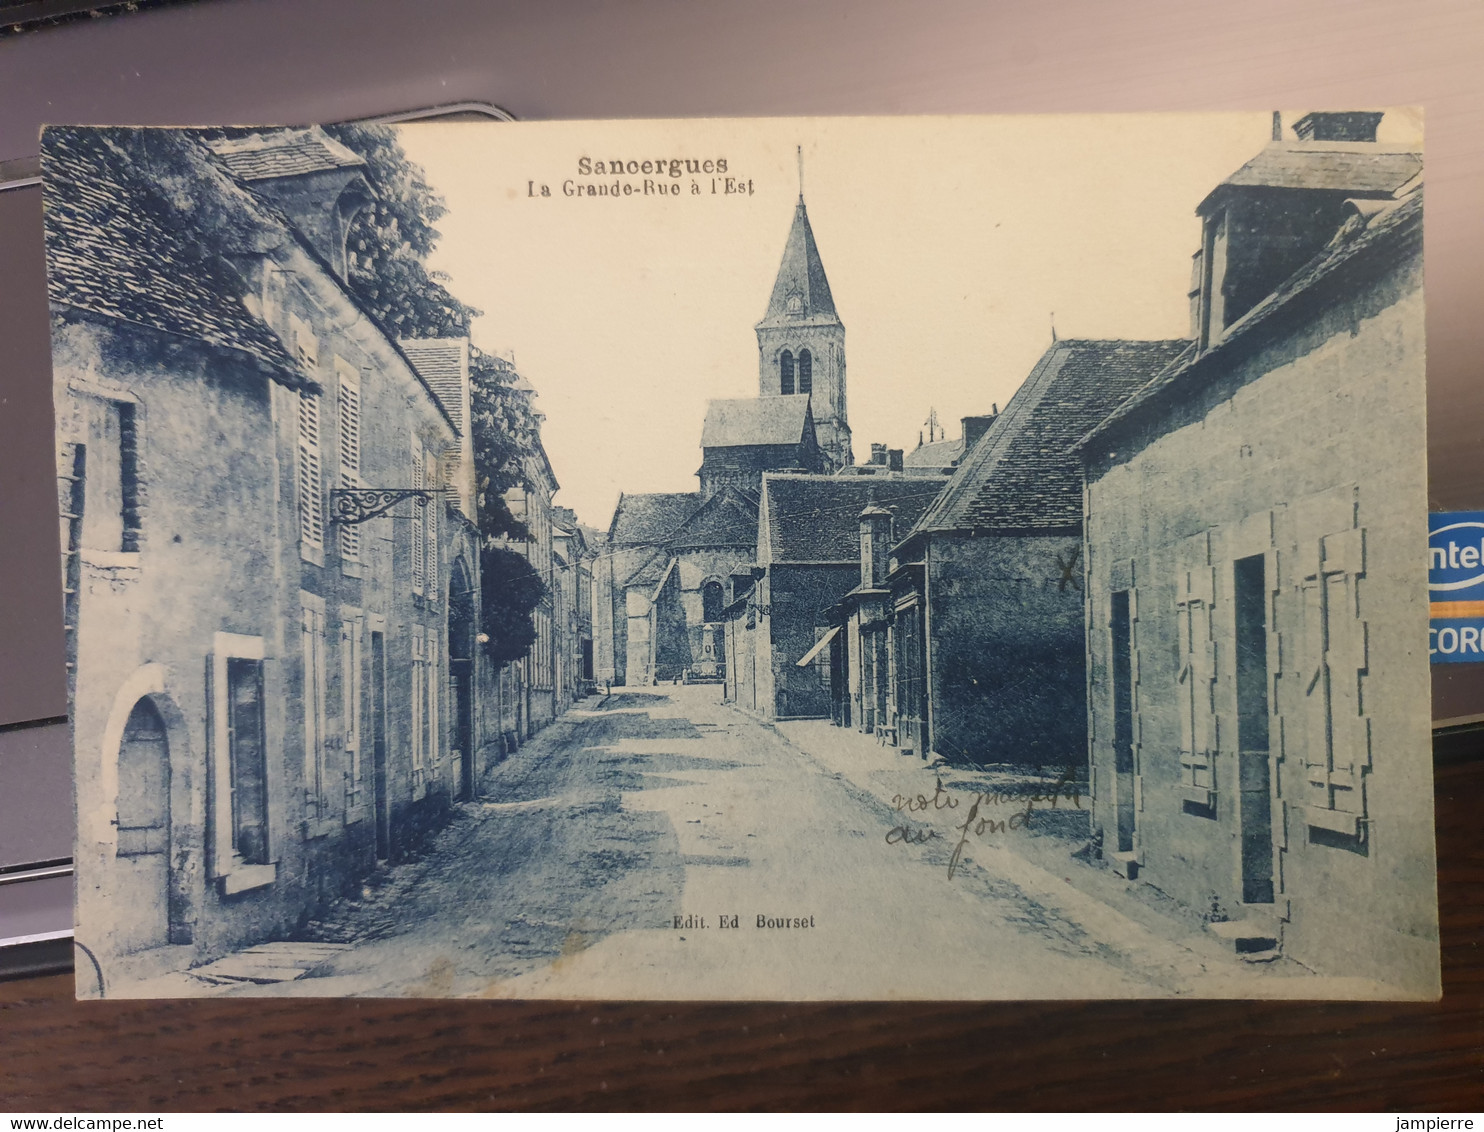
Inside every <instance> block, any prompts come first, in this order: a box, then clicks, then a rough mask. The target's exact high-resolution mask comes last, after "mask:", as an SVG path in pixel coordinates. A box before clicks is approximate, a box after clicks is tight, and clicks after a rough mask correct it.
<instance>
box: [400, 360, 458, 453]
mask: <svg viewBox="0 0 1484 1132" xmlns="http://www.w3.org/2000/svg"><path fill="white" fill-rule="evenodd" d="M398 345H400V346H401V347H402V353H404V354H405V355H407V360H408V361H409V362H411V363H412V366H413V368H414V369H416V370H417V372H418V373H419V374H421V375H422V379H423V381H424V382H426V383H427V386H428V388H429V389H431V390H432V391H433V395H434V396H435V397H437V398H438V400H439V402H440V403H441V404H442V405H443V408H444V410H445V411H446V412H447V413H448V416H449V418H450V419H451V420H452V421H453V423H454V427H455V428H457V429H458V430H459V431H460V432H462V431H463V430H464V383H465V382H466V381H467V380H468V375H469V339H467V338H404V339H402V341H401V342H399V343H398Z"/></svg>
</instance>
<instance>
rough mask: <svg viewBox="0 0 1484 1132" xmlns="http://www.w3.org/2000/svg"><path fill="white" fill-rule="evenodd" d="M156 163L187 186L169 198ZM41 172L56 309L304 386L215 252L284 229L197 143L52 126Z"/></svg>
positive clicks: (171, 136)
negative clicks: (123, 325)
mask: <svg viewBox="0 0 1484 1132" xmlns="http://www.w3.org/2000/svg"><path fill="white" fill-rule="evenodd" d="M151 155H154V156H156V157H157V158H158V161H159V163H160V164H163V165H168V167H169V168H170V169H171V170H172V172H177V171H184V172H185V173H186V175H187V176H188V178H189V182H188V184H185V185H182V186H177V187H176V191H175V192H174V193H173V194H172V195H167V192H168V191H169V190H168V187H167V186H166V185H165V184H163V183H162V182H161V180H160V179H159V178H158V177H157V176H156V175H155V173H154V172H153V168H154V166H153V164H152V160H151ZM42 169H43V173H44V177H45V180H44V186H43V202H44V207H45V217H46V244H47V265H48V272H47V291H48V295H49V297H50V299H51V301H52V303H53V305H54V306H57V307H68V308H72V309H74V310H78V311H86V312H88V313H90V314H94V315H101V316H103V317H105V318H110V319H117V320H119V321H121V322H127V323H133V324H135V325H139V326H145V327H149V328H151V329H153V330H158V331H162V332H164V333H166V334H173V335H179V336H181V337H185V338H194V339H197V340H199V341H201V342H205V343H207V344H208V345H211V346H215V347H219V348H222V349H228V350H236V351H239V352H241V353H243V354H245V355H247V356H249V357H251V358H252V359H254V361H256V362H257V363H259V364H260V365H261V366H263V367H264V368H265V369H266V370H267V372H268V373H269V374H270V375H271V376H272V377H273V378H274V379H275V380H277V381H280V382H282V383H283V384H285V385H288V386H291V387H295V388H297V387H302V386H304V385H306V384H308V383H307V382H306V380H305V378H304V377H303V375H302V374H301V373H300V371H299V368H298V365H297V364H296V363H295V361H294V360H293V359H292V358H291V357H290V356H289V354H288V352H287V351H286V350H285V349H284V346H283V343H282V342H281V341H279V339H278V337H277V336H276V335H275V334H274V333H273V332H272V331H271V330H270V329H269V328H268V327H267V325H265V324H264V323H263V322H262V321H261V320H259V319H258V318H256V317H254V316H253V315H252V314H251V313H249V311H248V309H247V307H246V305H245V303H244V302H243V300H244V297H245V296H246V295H247V294H248V293H249V292H250V291H251V288H250V287H249V286H248V285H247V282H246V281H245V280H244V279H243V278H242V276H241V275H239V274H238V273H237V271H236V270H235V269H234V268H233V267H232V266H231V265H230V264H229V263H228V262H227V261H226V260H225V259H223V258H222V257H221V256H219V255H217V254H214V249H216V248H218V247H219V246H220V244H221V240H222V238H223V236H224V234H226V233H228V232H230V233H232V234H233V235H234V236H237V237H240V238H243V239H246V240H250V239H252V238H253V237H254V236H255V235H260V234H261V233H263V232H264V231H266V232H268V233H269V238H270V239H274V238H277V236H278V233H275V232H274V229H275V228H277V226H278V222H277V221H276V220H275V219H274V218H273V215H274V214H273V213H272V212H271V210H268V209H265V208H263V207H262V206H261V205H260V204H259V202H256V201H255V200H254V199H253V198H252V197H251V196H250V195H249V194H248V193H246V192H244V191H243V190H242V189H241V188H239V187H238V186H236V185H233V184H232V183H231V182H230V181H229V180H228V179H227V178H225V177H223V176H222V175H221V174H220V173H219V172H217V171H216V170H215V169H214V168H213V166H212V164H211V162H210V161H209V159H208V158H207V157H206V155H205V153H204V152H203V151H202V150H201V149H200V148H199V147H198V144H197V143H196V142H195V141H194V140H192V139H191V138H190V137H188V136H185V135H182V134H180V133H178V132H174V131H165V130H143V129H138V128H96V127H94V128H86V127H70V126H53V127H49V128H48V129H47V130H46V131H45V133H44V135H43V139H42ZM182 190H183V192H182ZM187 196H188V198H189V199H188V200H185V198H186V197H187ZM183 200H185V203H182V201H183Z"/></svg>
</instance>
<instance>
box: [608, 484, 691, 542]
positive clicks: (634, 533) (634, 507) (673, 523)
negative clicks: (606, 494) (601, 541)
mask: <svg viewBox="0 0 1484 1132" xmlns="http://www.w3.org/2000/svg"><path fill="white" fill-rule="evenodd" d="M700 505H701V493H700V492H699V491H660V492H648V493H642V494H638V495H627V494H625V495H620V496H619V497H618V506H617V507H616V508H614V511H613V522H612V523H611V524H610V525H609V528H608V541H609V542H610V543H611V544H612V545H614V546H637V545H644V544H651V545H655V546H658V545H659V544H660V543H663V542H664V541H666V540H667V539H668V538H669V537H670V536H671V535H672V534H673V533H674V532H675V531H676V530H677V529H678V528H679V526H680V524H682V523H684V522H685V521H686V520H687V519H688V518H690V517H691V515H692V514H693V513H694V512H695V510H696V508H697V507H699V506H700Z"/></svg>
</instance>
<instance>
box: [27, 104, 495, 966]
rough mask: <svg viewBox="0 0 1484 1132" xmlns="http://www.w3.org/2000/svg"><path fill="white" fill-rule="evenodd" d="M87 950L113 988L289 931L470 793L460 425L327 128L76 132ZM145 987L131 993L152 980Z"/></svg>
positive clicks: (74, 390)
mask: <svg viewBox="0 0 1484 1132" xmlns="http://www.w3.org/2000/svg"><path fill="white" fill-rule="evenodd" d="M44 150H45V154H46V158H45V160H46V170H47V187H46V223H47V238H48V256H49V266H50V297H51V302H52V317H53V341H54V358H55V401H56V415H57V420H58V483H59V497H60V502H61V504H62V516H63V521H62V548H63V570H64V577H65V579H66V603H67V610H66V613H67V618H66V620H67V624H68V626H69V629H68V638H69V639H68V651H69V657H70V664H71V676H72V687H73V702H72V709H73V711H72V720H73V733H74V743H75V748H76V751H77V802H78V835H77V861H76V868H77V878H78V884H77V914H78V925H79V926H78V938H79V941H80V942H81V943H82V944H83V945H84V946H86V947H88V948H89V949H90V950H91V951H92V952H93V953H94V954H95V955H96V956H97V958H98V961H99V963H100V965H101V967H102V969H103V972H104V977H105V982H106V985H107V986H109V987H110V988H111V989H122V988H124V987H125V986H126V984H127V982H128V981H129V980H130V979H131V978H138V977H143V976H145V975H148V974H149V973H151V972H158V971H164V970H172V969H182V968H185V967H187V966H189V965H191V964H193V963H196V962H200V961H204V960H207V959H210V958H213V957H216V956H218V955H221V954H223V953H224V952H227V951H231V950H233V949H236V948H239V947H241V946H244V945H247V944H251V943H254V942H259V941H262V940H266V939H272V938H281V937H282V936H283V935H285V934H286V933H288V932H291V931H293V930H294V929H295V928H296V927H298V926H301V925H302V924H303V923H304V922H305V921H306V920H307V919H309V918H310V917H311V916H313V915H314V913H315V912H316V910H317V909H319V908H320V907H321V906H322V905H323V904H324V903H325V902H326V901H328V900H329V899H331V898H333V897H335V896H337V895H339V894H341V893H342V892H345V891H347V890H348V889H351V888H353V887H354V886H355V885H357V884H358V883H359V880H360V878H361V877H362V876H364V875H365V874H366V873H367V872H368V871H370V870H371V869H373V868H375V867H376V864H377V862H378V861H380V860H393V859H396V858H397V857H399V856H400V855H401V854H402V853H404V852H405V850H406V849H407V848H408V846H409V845H411V844H412V843H413V842H414V841H415V840H416V839H417V838H418V837H420V836H421V835H422V833H423V832H424V831H426V830H427V829H429V828H430V827H432V826H433V825H435V824H437V822H438V821H439V820H440V816H441V814H442V813H443V811H444V809H445V808H446V807H447V805H448V804H449V802H450V800H451V799H452V798H454V797H455V796H457V794H458V792H459V790H460V775H461V766H460V758H462V755H460V757H459V758H456V757H455V754H454V752H455V750H456V748H454V746H453V745H452V743H451V741H450V739H451V735H450V731H451V728H450V715H449V711H448V707H447V704H446V698H447V693H446V689H447V688H448V687H449V682H450V668H449V655H450V640H451V637H454V636H457V635H459V634H460V633H462V632H467V631H468V629H469V627H467V626H461V625H459V624H458V623H457V618H455V623H454V624H452V625H451V623H450V618H449V613H450V607H451V606H454V605H455V604H456V603H455V602H454V601H453V600H452V599H451V591H457V590H458V588H459V587H460V586H462V585H464V584H465V581H464V580H467V581H468V584H469V585H471V586H472V585H474V584H476V582H477V576H476V572H477V569H478V561H477V555H475V554H474V545H473V542H472V539H471V538H470V537H469V534H468V527H467V524H466V523H465V521H464V519H463V517H462V516H461V515H460V514H459V512H458V508H457V507H454V508H452V509H449V508H446V507H445V506H444V505H443V504H442V501H441V496H439V495H434V494H432V493H431V492H430V493H429V496H421V497H414V498H404V499H403V500H402V501H400V502H398V503H397V504H396V505H394V506H391V507H390V508H389V509H386V510H385V511H384V513H381V514H380V515H379V516H378V517H375V518H370V519H368V520H367V521H365V522H361V523H349V522H344V521H343V519H344V518H345V517H346V515H347V514H348V512H346V511H343V510H341V509H340V507H341V505H344V504H346V503H350V504H351V505H352V507H353V505H354V500H347V499H346V498H345V497H337V498H332V493H333V492H340V491H346V490H354V489H357V488H369V487H374V488H393V489H398V490H399V491H406V490H411V489H417V490H427V489H431V488H434V487H441V486H442V484H443V476H444V468H445V467H446V465H447V463H448V461H449V460H450V458H451V457H453V456H455V454H456V453H457V451H458V449H459V445H460V432H459V429H458V427H457V426H456V424H455V422H454V420H453V419H452V418H451V416H450V413H449V411H448V409H447V407H446V406H445V405H444V404H443V403H441V402H440V400H439V398H438V397H437V396H435V395H434V393H433V391H432V390H431V389H430V388H429V387H428V385H427V383H426V382H425V381H424V380H423V379H422V378H421V377H420V375H419V373H418V371H417V370H416V368H415V367H414V366H413V365H412V364H411V362H410V361H409V358H408V356H407V354H406V353H405V351H404V350H403V349H402V347H401V346H400V345H399V344H398V342H397V341H396V340H395V339H394V338H392V337H390V336H389V335H388V334H387V332H386V331H385V330H384V329H383V328H382V327H381V326H380V325H379V324H378V323H377V321H376V319H375V318H374V317H373V316H372V315H371V314H370V313H369V312H368V311H367V310H366V309H365V308H364V307H363V306H362V305H361V304H360V303H359V301H358V300H357V298H356V297H355V295H354V293H353V292H352V291H351V290H350V289H349V288H348V287H347V286H346V285H345V283H344V280H343V272H344V268H345V248H344V240H345V231H346V228H347V226H348V225H349V223H350V220H351V219H352V217H353V216H354V214H355V211H356V209H357V208H358V207H359V206H360V204H361V203H362V202H364V200H365V199H366V193H367V188H366V184H365V180H364V178H363V177H362V176H361V173H360V165H361V163H360V159H359V158H358V157H357V156H356V155H355V154H354V153H352V152H350V151H349V150H347V149H345V148H343V147H341V146H339V145H338V144H337V143H335V142H334V141H333V140H332V139H330V138H329V137H328V136H327V135H326V134H324V133H323V132H322V131H320V130H318V129H308V130H274V131H268V132H264V133H256V134H247V135H238V136H234V137H228V138H222V137H217V138H215V139H214V140H203V138H202V137H198V136H193V135H187V134H180V133H176V132H165V131H149V130H138V129H102V130H99V129H56V130H52V131H50V132H49V133H48V135H47V138H46V144H45V147H44ZM123 993H127V990H126V989H124V990H123Z"/></svg>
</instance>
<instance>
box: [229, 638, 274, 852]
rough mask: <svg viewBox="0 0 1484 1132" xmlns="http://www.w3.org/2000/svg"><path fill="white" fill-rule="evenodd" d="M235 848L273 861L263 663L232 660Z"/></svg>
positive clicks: (232, 757)
mask: <svg viewBox="0 0 1484 1132" xmlns="http://www.w3.org/2000/svg"><path fill="white" fill-rule="evenodd" d="M227 713H228V714H227V726H228V728H229V729H230V731H229V736H230V738H229V743H228V749H229V753H230V757H231V764H232V775H231V790H232V849H233V851H234V852H235V853H236V854H237V856H238V857H240V858H241V859H242V862H243V863H244V864H247V865H265V864H267V863H268V766H267V753H266V751H265V750H264V736H263V730H264V729H263V662H262V661H261V660H251V659H247V658H244V657H232V658H230V659H229V660H228V661H227Z"/></svg>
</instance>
